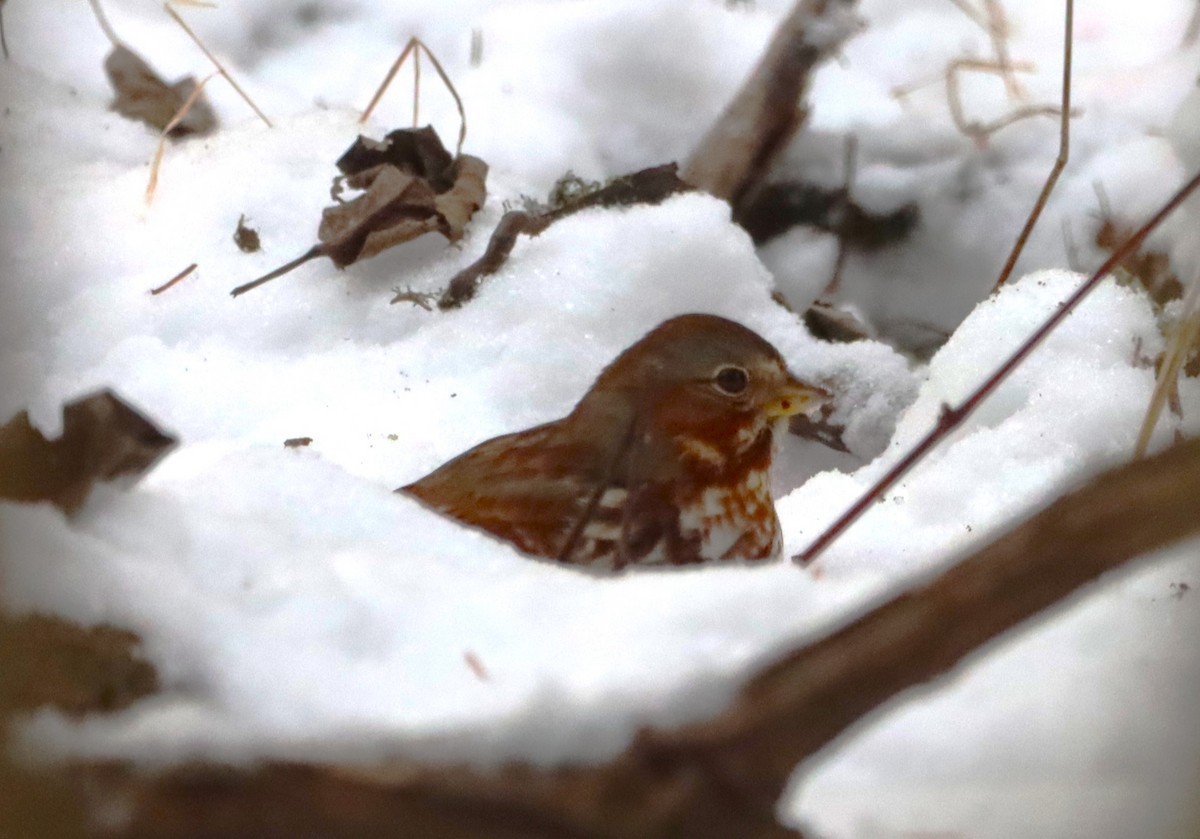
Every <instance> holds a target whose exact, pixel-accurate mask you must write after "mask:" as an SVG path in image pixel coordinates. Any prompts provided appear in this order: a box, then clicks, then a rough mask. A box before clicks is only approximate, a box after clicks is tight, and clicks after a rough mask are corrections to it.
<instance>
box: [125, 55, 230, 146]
mask: <svg viewBox="0 0 1200 839" xmlns="http://www.w3.org/2000/svg"><path fill="white" fill-rule="evenodd" d="M104 71H105V72H106V73H107V74H108V80H109V82H111V83H112V86H113V90H115V91H116V93H117V96H116V98H115V99H114V100H113V102H112V105H110V107H111V109H112V110H114V111H116V112H117V113H118V114H120V115H121V116H123V117H127V118H129V119H135V120H138V121H139V122H144V123H145V124H146V125H149V126H151V127H152V128H155V129H157V130H158V131H164V130H166V129H167V127H168V125H170V123H171V120H172V119H174V117H175V115H176V114H177V113H179V111H180V110H181V109H182V108H183V105H184V103H185V102H187V100H188V97H189V96H191V95H192V92H193V91H194V90H195V89H196V80H195V79H194V78H192V77H191V76H188V77H186V78H183V79H180V80H179V81H177V82H175V84H173V85H171V84H167V83H166V82H165V81H163V80H162V79H161V78H159V76H158V74H157V73H155V72H154V70H152V69H151V68H150V65H149V64H147V63H146V62H145V61H144V60H143V59H142V58H141V57H140V56H138V55H137V53H135V52H134V51H133V50H131V49H129V48H128V47H126V46H123V45H121V44H117V45H115V46H114V47H113V48H112V51H111V52H110V53H109V54H108V57H107V58H105V59H104ZM216 127H217V118H216V115H215V114H214V113H213V110H212V107H211V106H210V105H209V104H208V102H207V101H206V100H205V99H204V98H203V97H201V98H199V99H197V100H196V101H195V102H194V103H193V104H192V106H191V109H190V110H189V111H188V113H187V115H186V116H185V117H184V118H183V119H181V120H179V122H178V123H177V124H176V125H174V126H172V127H171V128H170V130H169V131H168V132H167V133H168V136H170V137H176V138H177V137H186V136H188V135H191V134H197V135H202V134H208V133H209V132H211V131H213V130H214V129H215V128H216Z"/></svg>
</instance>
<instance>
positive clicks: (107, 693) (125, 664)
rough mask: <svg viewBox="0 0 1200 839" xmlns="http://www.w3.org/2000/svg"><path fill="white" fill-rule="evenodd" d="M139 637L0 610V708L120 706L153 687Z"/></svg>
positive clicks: (155, 680) (154, 679) (94, 708)
mask: <svg viewBox="0 0 1200 839" xmlns="http://www.w3.org/2000/svg"><path fill="white" fill-rule="evenodd" d="M39 559H41V558H39ZM140 643H141V642H140V639H139V638H138V637H137V636H136V635H134V634H133V633H132V632H127V631H125V630H123V629H117V628H115V627H112V626H95V627H89V628H84V627H81V626H76V625H75V624H72V623H68V622H66V621H64V620H60V619H58V618H55V617H50V616H48V615H27V616H24V617H20V618H11V617H8V616H5V615H0V662H3V664H2V665H0V666H2V668H3V672H4V678H3V679H2V680H0V708H3V709H5V711H6V712H14V711H32V710H35V709H37V708H40V707H43V706H46V705H52V706H54V707H56V708H59V709H60V710H62V711H65V712H67V713H69V714H84V713H87V712H89V711H105V712H108V711H116V710H119V709H121V708H124V707H126V706H128V705H130V704H131V703H133V702H134V701H135V700H137V699H139V698H140V697H143V696H147V695H149V694H152V693H155V692H157V690H158V674H157V673H156V672H155V670H154V668H153V667H152V666H151V665H150V664H148V663H146V662H145V661H143V660H142V659H140V658H138V657H137V656H136V655H135V653H136V651H137V647H138V645H139V644H140Z"/></svg>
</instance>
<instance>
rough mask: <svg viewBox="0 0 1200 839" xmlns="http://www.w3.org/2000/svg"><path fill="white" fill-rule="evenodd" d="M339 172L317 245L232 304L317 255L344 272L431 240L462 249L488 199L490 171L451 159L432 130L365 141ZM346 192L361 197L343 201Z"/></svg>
mask: <svg viewBox="0 0 1200 839" xmlns="http://www.w3.org/2000/svg"><path fill="white" fill-rule="evenodd" d="M337 166H338V169H340V170H341V172H342V174H341V175H339V176H338V177H337V178H335V179H334V183H333V188H332V191H331V195H332V196H333V198H334V201H335V203H334V204H333V206H331V207H327V208H326V209H325V210H324V211H323V212H322V214H321V224H320V227H319V228H318V230H317V239H318V240H319V244H317V245H314V246H313V247H312V248H311V249H310V250H308V251H307V252H306V253H304V254H302V255H301V256H300V257H298V258H297V259H294V260H292V261H291V262H289V263H287V264H286V265H283V266H281V267H279V268H277V269H275V270H274V271H272V272H270V273H269V274H267V275H265V276H263V277H260V278H258V279H257V280H254V281H253V282H249V283H246V284H245V285H242V286H238V287H237V288H235V289H234V290H233V292H232V293H233V296H234V297H237V296H238V295H239V294H244V293H245V292H247V291H250V290H251V289H253V288H257V287H258V286H260V285H262V284H263V283H266V282H269V281H270V280H273V279H275V278H276V277H280V276H282V275H283V274H286V273H287V272H288V271H291V270H292V269H294V268H296V267H298V266H300V265H302V264H303V263H305V262H307V261H308V260H310V259H316V258H317V257H319V256H325V257H328V258H329V259H331V260H332V261H333V264H334V265H336V266H337V267H338V268H345V267H346V266H347V265H351V264H353V263H355V262H357V261H359V260H360V259H369V258H370V257H372V256H375V255H377V254H379V253H380V252H382V251H384V250H387V249H388V248H391V247H394V246H395V245H399V244H402V243H404V242H409V241H411V240H413V239H416V238H417V237H419V236H422V235H424V234H426V233H440V234H441V235H442V236H444V237H445V238H446V240H447V241H448V242H456V241H458V240H459V239H461V238H462V236H463V233H464V231H465V230H466V225H467V223H468V222H469V221H470V220H471V217H472V216H473V215H474V214H475V211H476V210H478V209H479V208H480V207H482V206H483V203H484V201H485V200H486V199H487V186H486V182H487V171H488V166H487V164H486V163H484V162H483V161H482V160H480V159H479V158H478V157H473V156H471V155H469V154H460V155H458V156H457V157H452V156H451V155H450V153H449V152H448V151H446V148H445V146H443V145H442V141H441V140H440V139H439V138H438V136H437V132H435V131H434V130H433V129H432V128H430V127H428V126H426V127H425V128H404V129H400V130H397V131H393V132H391V133H390V134H388V135H387V136H386V137H385V138H384V139H383V140H382V141H375V140H371V139H369V138H367V137H361V136H360V137H359V138H358V139H357V140H355V141H354V143H353V145H351V146H350V148H349V149H347V150H346V152H345V154H343V155H342V156H341V157H340V158H339V159H338V161H337ZM345 187H350V188H352V189H356V190H361V194H360V195H358V196H356V197H354V198H352V199H350V200H345V199H343V198H342V190H343V189H344V188H345Z"/></svg>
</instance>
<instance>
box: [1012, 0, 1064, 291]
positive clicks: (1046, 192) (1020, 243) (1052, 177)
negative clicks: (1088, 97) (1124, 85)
mask: <svg viewBox="0 0 1200 839" xmlns="http://www.w3.org/2000/svg"><path fill="white" fill-rule="evenodd" d="M1066 7H1067V13H1066V22H1065V24H1064V28H1065V33H1064V36H1063V81H1062V105H1061V116H1060V119H1061V122H1060V123H1059V140H1058V157H1057V158H1055V160H1054V166H1053V167H1051V169H1050V174H1049V175H1048V176H1047V177H1046V183H1045V184H1043V186H1042V191H1041V193H1040V194H1039V195H1038V198H1037V201H1036V202H1035V203H1034V205H1033V210H1031V211H1030V213H1029V217H1028V218H1027V219H1025V226H1024V227H1023V228H1022V229H1021V233H1020V235H1019V236H1017V241H1016V243H1015V244H1014V245H1013V249H1012V251H1011V252H1010V253H1009V255H1008V260H1007V261H1006V262H1005V263H1004V268H1003V269H1001V271H1000V277H999V278H998V279H997V280H996V285H995V288H999V287H1000V286H1002V285H1004V283H1005V282H1007V281H1008V278H1009V275H1010V274H1012V272H1013V268H1015V267H1016V265H1017V259H1018V258H1019V257H1020V256H1021V251H1023V250H1025V243H1026V242H1027V241H1028V240H1029V235H1030V234H1031V233H1032V232H1033V228H1034V226H1035V225H1036V224H1037V222H1038V218H1040V217H1041V215H1042V209H1043V208H1044V207H1045V206H1046V201H1047V200H1049V198H1050V193H1051V192H1053V191H1054V185H1055V184H1056V183H1058V176H1059V175H1061V174H1062V170H1063V169H1064V168H1065V167H1066V165H1067V159H1068V157H1069V156H1070V151H1071V48H1072V44H1073V42H1074V40H1075V39H1074V35H1073V30H1074V19H1075V17H1074V16H1075V0H1066Z"/></svg>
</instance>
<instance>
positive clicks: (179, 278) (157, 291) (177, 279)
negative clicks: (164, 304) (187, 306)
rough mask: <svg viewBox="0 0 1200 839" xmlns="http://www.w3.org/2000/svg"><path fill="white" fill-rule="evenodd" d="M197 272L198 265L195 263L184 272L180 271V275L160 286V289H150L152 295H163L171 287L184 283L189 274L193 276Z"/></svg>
mask: <svg viewBox="0 0 1200 839" xmlns="http://www.w3.org/2000/svg"><path fill="white" fill-rule="evenodd" d="M195 270H196V263H195V262H193V263H192V264H191V265H189V266H188V267H187V268H184V269H183V270H182V271H180V272H179V273H178V274H176V275H175V276H174V277H172V278H171V279H169V280H167V281H166V282H165V283H163V284H162V285H160V286H159V287H158V288H152V289H150V293H151V294H162V293H163V292H164V291H166V290H167V289H169V288H170V287H171V286H173V285H175V284H176V283H178V282H180V281H182V280H183V279H184V278H185V277H187V276H188V275H189V274H191V273H192V272H193V271H195Z"/></svg>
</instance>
